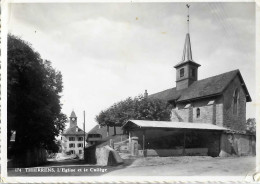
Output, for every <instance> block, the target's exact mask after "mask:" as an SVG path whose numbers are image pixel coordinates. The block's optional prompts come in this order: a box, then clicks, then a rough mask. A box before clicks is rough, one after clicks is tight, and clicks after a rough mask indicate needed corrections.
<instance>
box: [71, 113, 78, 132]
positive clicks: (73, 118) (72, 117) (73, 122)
mask: <svg viewBox="0 0 260 184" xmlns="http://www.w3.org/2000/svg"><path fill="white" fill-rule="evenodd" d="M74 126H77V116H76V114H75V112H74V110H73V111H72V112H71V115H70V128H71V127H74Z"/></svg>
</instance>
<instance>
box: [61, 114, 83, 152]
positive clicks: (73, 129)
mask: <svg viewBox="0 0 260 184" xmlns="http://www.w3.org/2000/svg"><path fill="white" fill-rule="evenodd" d="M69 119H70V125H69V128H68V129H66V130H65V131H64V132H63V133H62V136H61V141H62V144H61V145H62V152H65V153H71V154H75V155H79V156H81V155H82V154H83V149H84V134H85V137H86V133H85V132H84V131H83V130H82V129H80V128H79V127H78V125H77V116H76V114H75V112H74V111H72V112H71V115H70V117H69ZM85 139H86V138H85Z"/></svg>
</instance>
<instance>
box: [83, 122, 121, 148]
mask: <svg viewBox="0 0 260 184" xmlns="http://www.w3.org/2000/svg"><path fill="white" fill-rule="evenodd" d="M125 137H126V136H125V134H124V131H123V129H122V127H111V126H100V125H96V126H94V127H93V128H92V129H91V130H90V131H89V132H88V134H87V138H86V141H87V143H88V146H90V145H95V144H98V143H101V142H104V141H107V140H109V139H111V138H113V140H114V141H122V140H123V139H125Z"/></svg>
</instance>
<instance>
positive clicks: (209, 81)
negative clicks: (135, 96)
mask: <svg viewBox="0 0 260 184" xmlns="http://www.w3.org/2000/svg"><path fill="white" fill-rule="evenodd" d="M237 75H238V76H239V78H240V80H241V82H242V83H243V85H242V86H243V88H244V90H245V93H246V99H247V102H250V101H251V97H250V95H249V93H248V90H247V88H246V86H245V84H244V81H243V78H242V76H241V74H240V72H239V70H233V71H230V72H226V73H223V74H220V75H216V76H213V77H209V78H206V79H202V80H198V81H195V82H193V83H192V84H191V85H190V86H189V87H188V88H185V89H182V90H176V88H170V89H167V90H164V91H161V92H159V93H155V94H152V95H149V97H150V98H158V99H161V100H166V101H177V102H182V101H187V100H195V99H198V98H206V97H210V96H217V95H221V94H222V93H223V92H224V90H225V89H226V87H227V86H228V84H229V83H230V82H231V81H232V80H233V79H234V78H235V77H236V76H237Z"/></svg>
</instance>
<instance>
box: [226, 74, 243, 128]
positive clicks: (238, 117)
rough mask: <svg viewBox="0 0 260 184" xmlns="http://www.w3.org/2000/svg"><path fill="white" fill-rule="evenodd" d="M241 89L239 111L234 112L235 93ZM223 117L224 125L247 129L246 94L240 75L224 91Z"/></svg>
mask: <svg viewBox="0 0 260 184" xmlns="http://www.w3.org/2000/svg"><path fill="white" fill-rule="evenodd" d="M236 89H238V90H239V101H238V104H237V106H238V113H237V114H234V113H233V95H234V92H235V90H236ZM223 96H224V109H223V112H224V113H223V119H224V124H223V126H224V127H227V128H230V129H232V130H238V131H243V130H245V129H246V96H245V93H244V90H243V88H242V86H241V82H240V80H239V78H238V76H237V77H236V78H235V79H234V80H233V81H232V82H231V83H230V85H229V86H228V88H227V89H226V90H225V91H224V94H223Z"/></svg>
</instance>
